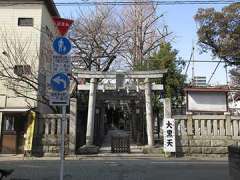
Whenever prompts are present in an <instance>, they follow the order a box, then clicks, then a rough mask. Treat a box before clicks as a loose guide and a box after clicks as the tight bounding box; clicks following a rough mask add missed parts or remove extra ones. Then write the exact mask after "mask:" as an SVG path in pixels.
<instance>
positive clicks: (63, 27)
mask: <svg viewBox="0 0 240 180" xmlns="http://www.w3.org/2000/svg"><path fill="white" fill-rule="evenodd" d="M53 21H54V23H55V25H56V26H57V28H58V30H59V32H60V34H61V35H62V36H64V35H65V34H66V33H67V32H68V29H69V28H70V26H71V25H72V23H73V20H71V19H63V18H59V17H54V18H53Z"/></svg>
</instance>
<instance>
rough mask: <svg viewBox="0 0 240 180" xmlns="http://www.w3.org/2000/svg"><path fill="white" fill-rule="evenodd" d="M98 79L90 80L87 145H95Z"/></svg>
mask: <svg viewBox="0 0 240 180" xmlns="http://www.w3.org/2000/svg"><path fill="white" fill-rule="evenodd" d="M96 88H97V82H96V79H94V78H92V79H91V80H90V91H89V100H88V118H87V133H86V145H87V146H91V145H93V137H94V136H93V135H94V115H95V104H96V102H95V101H96Z"/></svg>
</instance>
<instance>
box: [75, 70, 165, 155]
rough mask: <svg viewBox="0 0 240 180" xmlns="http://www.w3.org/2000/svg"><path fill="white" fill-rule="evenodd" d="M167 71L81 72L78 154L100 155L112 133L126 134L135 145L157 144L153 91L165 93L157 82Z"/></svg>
mask: <svg viewBox="0 0 240 180" xmlns="http://www.w3.org/2000/svg"><path fill="white" fill-rule="evenodd" d="M165 72H166V70H164V71H141V72H128V73H126V72H121V73H119V72H118V73H116V72H105V73H103V72H84V71H81V72H77V73H76V74H77V77H78V81H79V82H82V83H81V84H79V85H78V87H77V90H78V91H77V99H78V100H77V101H78V103H77V105H78V113H77V132H76V137H77V138H76V149H77V152H78V153H81V154H84V153H97V152H98V151H99V147H101V146H103V145H104V143H106V141H108V143H109V133H110V135H112V134H111V133H113V132H116V133H120V132H121V133H126V134H128V135H129V137H130V139H131V143H133V144H136V145H147V146H149V147H152V146H153V145H154V124H155V122H154V117H153V109H152V100H151V94H152V91H155V92H158V93H160V91H163V85H162V84H156V83H155V81H156V80H159V79H161V78H162V77H163V74H164V73H165Z"/></svg>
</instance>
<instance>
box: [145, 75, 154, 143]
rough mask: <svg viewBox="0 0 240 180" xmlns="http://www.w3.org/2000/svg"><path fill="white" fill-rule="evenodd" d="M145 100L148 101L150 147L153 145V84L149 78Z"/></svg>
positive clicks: (147, 115) (147, 118)
mask: <svg viewBox="0 0 240 180" xmlns="http://www.w3.org/2000/svg"><path fill="white" fill-rule="evenodd" d="M144 83H145V101H146V120H147V139H148V147H152V146H153V144H154V142H153V110H152V100H151V84H150V81H149V79H148V78H146V79H145V81H144Z"/></svg>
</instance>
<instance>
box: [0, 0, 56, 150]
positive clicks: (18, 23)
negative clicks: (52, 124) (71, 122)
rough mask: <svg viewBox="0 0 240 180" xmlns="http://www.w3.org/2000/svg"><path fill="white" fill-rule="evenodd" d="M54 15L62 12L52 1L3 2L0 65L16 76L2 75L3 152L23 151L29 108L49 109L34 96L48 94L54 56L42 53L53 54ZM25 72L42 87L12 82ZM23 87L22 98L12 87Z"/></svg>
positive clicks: (0, 6)
mask: <svg viewBox="0 0 240 180" xmlns="http://www.w3.org/2000/svg"><path fill="white" fill-rule="evenodd" d="M54 16H59V13H58V10H57V9H56V7H55V5H54V2H53V0H15V1H14V0H1V1H0V24H1V26H0V59H1V61H0V62H6V63H4V64H3V63H1V64H0V73H1V72H2V73H3V72H5V73H6V72H11V73H10V75H9V76H12V77H13V78H12V81H11V82H10V79H9V78H5V79H4V78H2V77H3V74H2V75H0V77H1V79H0V153H1V152H2V153H18V152H22V151H23V146H24V139H23V135H24V134H25V133H26V129H27V124H28V119H29V118H28V115H29V113H28V112H29V109H31V108H36V107H38V108H39V109H38V110H39V111H40V112H43V111H44V110H45V109H46V108H45V106H43V105H42V104H38V103H37V101H35V100H33V99H36V98H37V97H39V96H38V95H39V94H40V93H41V94H44V93H45V89H46V77H47V74H48V73H49V71H48V69H50V66H49V64H50V62H51V59H50V58H49V57H47V56H46V54H44V53H43V52H49V53H51V39H52V38H53V36H54V34H56V33H57V30H56V28H55V26H54V22H53V20H52V17H54ZM8 68H9V69H10V70H9V71H6V69H8ZM19 74H20V75H19ZM23 75H24V76H27V77H28V76H29V79H30V80H32V81H33V84H34V83H35V82H37V83H38V82H40V83H41V88H40V87H39V86H38V85H37V84H36V87H37V89H35V90H34V88H31V86H29V88H28V87H26V84H24V81H19V82H15V84H14V83H12V82H13V81H14V77H18V78H19V76H23ZM21 86H23V89H22V91H21V92H22V94H23V96H22V97H20V95H19V94H18V95H16V93H14V91H12V90H11V89H12V88H13V89H14V87H17V88H21ZM25 95H26V96H28V97H32V98H33V99H32V100H31V98H26V97H24V96H25Z"/></svg>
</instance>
